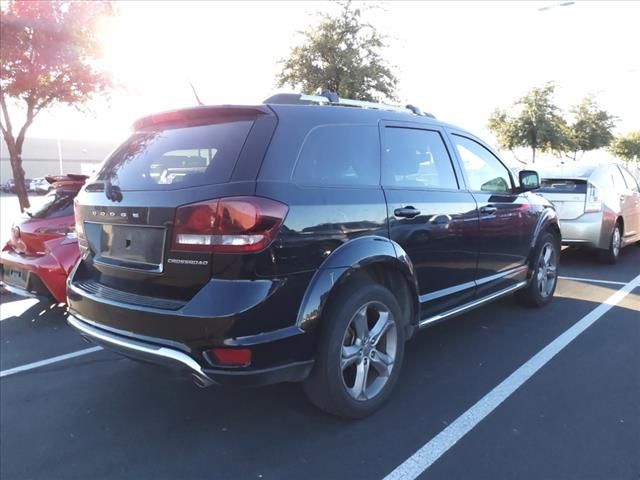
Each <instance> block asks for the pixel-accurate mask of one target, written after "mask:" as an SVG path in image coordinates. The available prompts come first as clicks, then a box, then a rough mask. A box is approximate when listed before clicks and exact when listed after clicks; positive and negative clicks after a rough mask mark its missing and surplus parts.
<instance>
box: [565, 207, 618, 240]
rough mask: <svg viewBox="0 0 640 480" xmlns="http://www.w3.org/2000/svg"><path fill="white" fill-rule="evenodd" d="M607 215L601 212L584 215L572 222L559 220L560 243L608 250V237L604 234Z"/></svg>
mask: <svg viewBox="0 0 640 480" xmlns="http://www.w3.org/2000/svg"><path fill="white" fill-rule="evenodd" d="M607 223H609V222H607V215H605V214H604V213H603V212H594V213H585V214H584V215H582V216H580V217H579V218H576V219H573V220H561V221H560V230H561V232H562V243H563V244H564V245H583V246H585V247H592V248H608V246H609V236H608V234H607V233H606V232H608V230H607V229H606V226H605V224H607Z"/></svg>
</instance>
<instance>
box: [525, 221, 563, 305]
mask: <svg viewBox="0 0 640 480" xmlns="http://www.w3.org/2000/svg"><path fill="white" fill-rule="evenodd" d="M547 255H550V257H549V258H548V257H547ZM533 259H534V262H533V264H532V266H533V274H532V275H531V279H530V280H529V283H528V285H527V286H526V287H524V288H523V289H522V290H518V291H517V292H516V298H517V299H518V301H519V302H520V303H522V304H523V305H525V306H527V307H533V308H540V307H544V306H545V305H546V304H547V303H549V302H550V301H551V300H552V299H553V294H554V292H555V291H556V286H557V285H558V263H559V261H560V241H559V239H558V238H557V237H556V236H554V235H553V234H551V233H549V232H546V233H544V234H543V235H542V237H540V239H539V240H538V243H537V245H536V248H535V250H534V252H533Z"/></svg>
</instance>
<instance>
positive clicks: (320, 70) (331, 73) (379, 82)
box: [276, 1, 397, 101]
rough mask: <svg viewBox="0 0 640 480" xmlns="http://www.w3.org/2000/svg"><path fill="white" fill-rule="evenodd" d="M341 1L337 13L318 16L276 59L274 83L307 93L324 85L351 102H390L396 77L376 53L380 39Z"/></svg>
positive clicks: (353, 9) (349, 6)
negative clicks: (299, 39)
mask: <svg viewBox="0 0 640 480" xmlns="http://www.w3.org/2000/svg"><path fill="white" fill-rule="evenodd" d="M341 5H342V11H341V12H340V14H338V15H335V16H331V15H326V14H320V22H319V23H318V24H317V25H316V26H315V27H313V28H311V29H310V30H308V31H306V32H301V33H302V34H303V35H304V41H303V42H302V43H301V44H300V45H298V46H296V47H293V48H292V49H291V52H290V53H289V56H288V58H286V59H283V60H281V65H282V71H281V73H280V74H279V75H278V77H277V79H276V81H277V84H278V86H280V87H283V86H285V85H289V86H290V87H291V88H294V89H299V90H301V91H302V92H304V93H307V94H313V93H315V92H316V91H317V90H318V89H326V88H328V89H331V90H334V91H336V92H337V93H338V95H340V96H341V97H344V98H353V99H356V100H366V101H380V100H385V99H390V100H394V99H395V98H396V95H395V89H396V84H397V79H396V77H395V76H394V74H393V73H392V71H391V68H390V67H389V65H388V64H387V62H386V61H385V60H384V59H383V58H382V55H381V51H382V50H383V49H384V48H385V46H386V45H385V42H384V37H382V36H381V35H380V34H379V33H378V32H377V31H376V29H375V28H374V27H373V26H371V25H369V24H367V23H364V22H363V21H362V19H361V10H360V9H359V8H354V7H353V6H352V4H351V2H350V1H349V2H345V3H342V4H341Z"/></svg>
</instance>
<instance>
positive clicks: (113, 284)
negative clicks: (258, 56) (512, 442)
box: [73, 107, 275, 308]
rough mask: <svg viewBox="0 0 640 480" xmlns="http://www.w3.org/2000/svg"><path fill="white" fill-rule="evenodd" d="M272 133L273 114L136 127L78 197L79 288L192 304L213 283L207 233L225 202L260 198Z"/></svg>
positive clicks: (202, 114)
mask: <svg viewBox="0 0 640 480" xmlns="http://www.w3.org/2000/svg"><path fill="white" fill-rule="evenodd" d="M274 128H275V117H274V116H273V114H272V112H271V111H270V110H269V109H268V108H267V107H202V108H196V109H189V110H181V111H175V112H168V113H165V114H160V115H154V116H151V117H146V118H145V119H142V120H140V121H138V122H137V123H136V125H135V132H134V133H133V134H132V135H131V137H130V138H129V139H128V140H127V141H125V142H124V143H123V144H122V145H121V146H120V147H119V148H118V149H116V150H115V151H114V152H113V154H112V155H111V156H110V157H109V158H107V159H106V160H105V162H104V163H103V165H102V166H101V168H100V170H99V172H98V173H97V174H96V176H95V177H94V178H92V179H91V180H89V182H88V183H87V185H86V187H85V189H84V191H83V192H82V193H81V194H80V196H79V197H78V201H77V206H76V224H77V225H81V226H82V230H83V231H82V232H80V235H79V236H80V244H81V248H82V249H83V250H84V251H85V256H84V261H83V262H82V263H81V264H80V266H79V268H78V270H77V272H76V275H75V276H74V279H73V282H74V284H77V285H78V286H79V287H80V288H83V289H85V290H88V291H89V292H91V293H94V294H97V295H101V296H104V297H108V298H111V299H112V300H116V301H123V302H126V303H137V304H141V305H148V306H157V307H162V308H179V307H180V306H181V305H182V304H184V303H185V302H187V301H188V300H189V299H190V298H191V297H192V296H193V295H194V294H195V293H196V292H197V291H198V290H199V289H200V288H202V286H203V285H204V284H205V283H206V282H207V281H208V280H209V279H210V278H211V274H212V264H213V257H214V250H213V249H212V248H211V243H212V242H213V243H215V240H216V239H214V240H212V238H213V237H214V235H212V234H210V233H211V232H208V230H211V229H212V228H213V227H214V223H217V216H216V215H217V212H218V204H219V203H220V201H219V199H221V198H229V197H231V198H236V199H237V198H240V199H243V198H244V199H246V198H249V197H251V196H252V195H253V194H254V192H255V179H256V176H257V171H258V169H259V166H260V163H261V161H262V157H263V156H264V152H265V151H266V148H267V146H268V142H269V140H270V138H271V134H272V133H273V129H274ZM239 208H240V209H241V210H242V206H240V207H239ZM176 218H178V219H179V227H180V228H176V226H175V221H176ZM234 218H235V217H234ZM180 222H182V224H181V223H180ZM180 242H182V243H180ZM207 242H208V243H207ZM154 299H155V300H154ZM159 299H163V300H162V302H159Z"/></svg>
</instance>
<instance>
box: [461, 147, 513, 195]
mask: <svg viewBox="0 0 640 480" xmlns="http://www.w3.org/2000/svg"><path fill="white" fill-rule="evenodd" d="M452 138H453V143H454V144H455V146H456V148H457V150H458V154H459V155H460V158H461V159H462V163H463V165H464V169H465V171H466V172H467V177H468V178H469V184H470V185H469V188H470V189H471V190H475V191H480V192H491V193H511V191H512V186H511V176H510V175H509V170H508V169H507V167H505V166H504V165H503V164H502V162H500V160H498V159H497V158H496V156H495V155H494V154H493V153H491V152H490V151H489V150H487V149H486V148H485V147H483V146H482V145H480V144H479V143H478V142H476V141H474V140H471V139H469V138H466V137H461V136H459V135H453V136H452Z"/></svg>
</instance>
